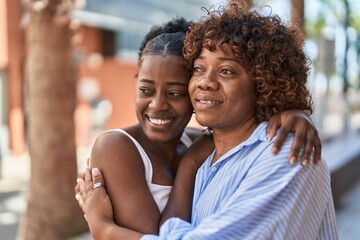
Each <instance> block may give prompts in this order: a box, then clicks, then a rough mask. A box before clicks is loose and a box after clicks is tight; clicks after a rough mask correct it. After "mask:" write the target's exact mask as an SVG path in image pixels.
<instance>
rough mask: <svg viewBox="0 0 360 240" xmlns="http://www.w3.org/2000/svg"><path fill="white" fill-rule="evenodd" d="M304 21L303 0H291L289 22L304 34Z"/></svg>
mask: <svg viewBox="0 0 360 240" xmlns="http://www.w3.org/2000/svg"><path fill="white" fill-rule="evenodd" d="M304 21H305V20H304V0H291V22H292V24H293V25H294V26H297V27H298V28H299V30H300V31H301V32H302V34H304V36H305V30H304Z"/></svg>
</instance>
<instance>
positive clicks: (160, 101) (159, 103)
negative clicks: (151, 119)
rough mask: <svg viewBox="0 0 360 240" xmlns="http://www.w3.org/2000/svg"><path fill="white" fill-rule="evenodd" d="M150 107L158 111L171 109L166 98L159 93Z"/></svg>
mask: <svg viewBox="0 0 360 240" xmlns="http://www.w3.org/2000/svg"><path fill="white" fill-rule="evenodd" d="M149 107H150V108H152V109H154V110H157V111H161V110H167V109H169V103H168V101H167V98H166V96H164V95H163V94H160V93H158V94H156V95H155V96H154V98H153V99H152V100H151V102H150V104H149Z"/></svg>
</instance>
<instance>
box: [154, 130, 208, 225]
mask: <svg viewBox="0 0 360 240" xmlns="http://www.w3.org/2000/svg"><path fill="white" fill-rule="evenodd" d="M213 149H214V142H213V139H212V136H209V135H208V136H205V135H204V136H201V137H200V138H199V139H198V140H196V141H195V142H194V143H193V145H192V146H191V147H190V148H189V149H188V150H187V152H186V154H185V155H184V157H183V158H182V159H181V162H180V165H179V168H178V171H177V173H176V178H175V181H174V186H173V188H172V190H171V193H170V197H169V200H168V202H167V204H166V207H165V209H164V212H163V213H162V216H161V221H160V225H161V224H163V223H164V222H165V221H166V220H167V219H169V218H171V217H179V218H181V219H183V220H186V221H190V219H191V208H192V199H193V193H194V185H195V177H196V173H197V170H198V168H199V167H200V166H201V164H202V163H203V162H204V160H205V159H206V158H207V157H208V156H209V155H210V153H211V151H212V150H213Z"/></svg>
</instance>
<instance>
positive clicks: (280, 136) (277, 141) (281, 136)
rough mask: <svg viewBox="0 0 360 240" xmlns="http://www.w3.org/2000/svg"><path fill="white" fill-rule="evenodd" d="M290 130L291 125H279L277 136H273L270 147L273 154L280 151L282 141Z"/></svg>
mask: <svg viewBox="0 0 360 240" xmlns="http://www.w3.org/2000/svg"><path fill="white" fill-rule="evenodd" d="M290 132H291V127H288V126H286V125H285V124H284V125H282V126H281V127H280V129H279V131H278V133H277V136H276V138H275V141H274V144H273V146H272V148H271V150H272V152H273V153H274V154H277V153H278V152H279V151H280V149H281V146H282V145H283V144H284V141H285V139H286V137H287V136H288V134H289V133H290Z"/></svg>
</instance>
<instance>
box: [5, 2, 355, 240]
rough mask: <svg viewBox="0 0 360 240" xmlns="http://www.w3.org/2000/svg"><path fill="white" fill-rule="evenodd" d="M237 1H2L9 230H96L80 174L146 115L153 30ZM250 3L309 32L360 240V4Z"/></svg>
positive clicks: (342, 231) (345, 225) (342, 228)
mask: <svg viewBox="0 0 360 240" xmlns="http://www.w3.org/2000/svg"><path fill="white" fill-rule="evenodd" d="M226 2H227V1H225V0H223V1H221V0H176V1H165V0H131V1H127V0H101V1H99V0H22V1H20V0H0V157H1V158H0V239H4V240H7V239H26V240H27V239H70V238H73V239H75V238H76V239H90V238H89V235H88V234H87V233H86V232H87V228H86V223H85V222H84V220H83V216H82V213H81V212H80V211H79V209H78V207H77V202H76V201H75V199H74V193H73V187H74V185H75V179H76V174H77V172H78V171H80V170H82V169H83V167H84V164H85V161H86V158H87V157H88V156H89V153H90V149H91V146H92V144H93V141H94V139H95V137H96V136H97V135H98V134H99V133H100V132H102V131H104V130H106V129H110V128H119V127H124V126H127V125H131V124H133V123H135V122H136V116H135V113H134V107H135V105H134V98H135V77H134V76H135V74H136V68H137V58H138V50H139V46H140V44H141V42H142V39H143V37H144V36H145V34H146V33H147V32H148V31H149V30H150V28H151V27H152V26H154V25H161V24H163V23H165V22H167V21H169V20H171V19H173V18H175V17H184V18H185V19H187V20H191V21H198V20H200V19H201V16H204V15H206V12H205V11H204V10H203V9H202V7H204V8H206V9H211V8H214V7H218V6H220V5H221V4H225V3H226ZM250 2H251V4H252V5H253V8H255V9H259V11H262V12H264V13H267V14H278V15H279V16H280V17H281V18H282V19H284V20H286V21H287V22H289V23H291V24H295V25H298V26H299V27H300V29H302V31H303V32H304V34H305V35H306V43H305V51H306V53H307V54H308V56H309V58H310V59H311V62H312V64H311V69H312V70H311V74H310V76H309V87H310V89H311V91H312V94H313V100H314V109H315V112H314V114H313V115H312V116H311V117H312V119H313V121H314V124H315V125H316V127H317V129H318V130H319V133H320V136H321V138H322V142H323V157H324V159H325V161H326V162H327V163H328V165H329V168H330V170H331V173H332V188H333V195H334V201H335V206H336V211H337V222H338V228H339V236H340V239H358V236H360V182H359V181H360V131H359V129H360V2H359V1H357V0H269V1H265V0H253V1H250ZM265 5H268V6H269V7H264V6H265ZM191 125H192V126H197V124H196V122H195V121H192V122H191ZM84 232H85V234H84V235H81V234H82V233H84Z"/></svg>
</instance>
